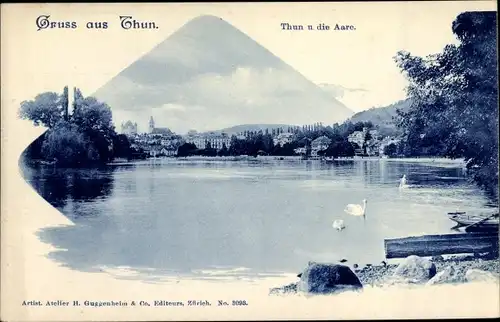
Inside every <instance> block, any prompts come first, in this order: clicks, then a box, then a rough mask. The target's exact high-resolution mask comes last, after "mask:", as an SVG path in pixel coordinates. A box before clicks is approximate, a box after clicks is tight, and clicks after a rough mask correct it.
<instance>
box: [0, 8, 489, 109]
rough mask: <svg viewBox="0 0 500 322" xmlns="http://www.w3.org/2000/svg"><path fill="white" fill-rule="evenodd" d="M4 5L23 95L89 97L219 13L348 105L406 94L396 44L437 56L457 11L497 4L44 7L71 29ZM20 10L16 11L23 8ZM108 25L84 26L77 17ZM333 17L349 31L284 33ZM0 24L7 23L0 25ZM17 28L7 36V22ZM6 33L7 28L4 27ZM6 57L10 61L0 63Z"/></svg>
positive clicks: (13, 71) (11, 68)
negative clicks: (336, 89) (67, 90)
mask: <svg viewBox="0 0 500 322" xmlns="http://www.w3.org/2000/svg"><path fill="white" fill-rule="evenodd" d="M10 6H11V7H9V5H6V6H4V5H3V6H2V19H1V20H2V42H3V45H4V46H3V48H6V51H5V54H4V55H3V56H2V69H3V73H2V78H3V79H6V77H5V75H7V76H8V77H7V78H8V80H9V82H8V84H7V82H6V84H5V85H4V81H3V80H2V90H4V91H8V92H9V97H10V98H12V100H15V101H21V100H23V99H28V98H31V97H33V96H35V95H36V94H37V93H40V92H43V91H46V90H51V91H61V89H62V88H63V87H64V85H67V84H69V85H70V86H78V87H80V88H81V89H82V91H83V93H84V94H85V95H90V94H92V93H93V92H95V91H96V90H97V89H98V88H100V87H101V86H102V85H103V84H105V83H106V82H107V81H109V80H110V79H111V78H112V77H114V76H116V75H117V74H118V73H119V72H120V71H121V70H123V69H124V68H126V67H127V66H128V65H130V64H131V63H132V62H134V61H135V60H137V59H138V58H139V57H140V56H142V55H144V54H145V53H147V52H148V51H150V50H151V49H152V48H154V47H155V45H157V44H158V43H160V42H161V41H162V40H164V39H165V38H167V37H168V36H169V35H171V34H172V33H174V32H175V31H176V30H177V29H178V28H179V27H181V26H182V25H183V24H184V23H186V22H188V21H189V20H191V19H192V18H195V17H197V16H200V15H204V14H211V15H215V16H219V17H222V18H223V19H224V20H226V21H227V22H229V23H230V24H232V25H233V26H234V27H236V28H238V29H239V30H241V31H243V32H244V33H246V34H247V35H248V36H250V37H251V38H253V39H254V40H256V41H257V42H258V43H260V44H261V45H262V46H264V47H265V48H267V49H268V50H270V51H271V52H272V53H274V54H275V55H277V56H278V57H280V58H281V59H282V60H283V61H284V62H285V63H287V64H289V65H290V66H292V67H293V68H294V69H295V70H297V71H298V72H300V73H301V74H303V75H304V76H305V77H306V78H308V79H309V80H311V81H312V82H314V83H316V84H336V85H341V86H343V87H345V88H352V89H363V90H365V91H359V90H358V91H353V92H347V93H346V94H345V95H344V97H342V98H340V100H341V101H342V102H343V103H344V104H345V105H347V106H348V107H349V108H350V109H352V110H353V111H359V110H363V109H367V108H370V107H372V106H381V105H387V104H391V103H393V102H395V101H397V100H399V99H402V98H404V87H405V85H406V82H405V79H404V77H403V76H402V75H401V74H400V72H399V70H398V68H397V67H396V66H395V63H394V61H393V56H394V55H395V54H396V53H397V51H399V50H408V51H410V52H412V53H413V54H417V55H427V54H432V53H436V52H438V51H440V50H442V48H443V47H444V46H445V45H446V44H448V43H452V42H454V41H455V38H454V36H453V34H452V32H451V23H452V21H453V20H454V18H455V17H456V16H457V14H459V13H460V12H463V11H467V10H496V2H495V1H485V2H477V1H469V2H465V1H463V2H413V3H409V2H401V3H398V2H383V3H316V4H311V3H308V4H300V3H292V4H286V5H282V4H277V3H267V4H222V3H219V4H170V5H165V4H152V5H133V4H129V5H121V4H119V5H117V4H113V5H99V6H91V5H88V4H66V5H56V4H51V5H44V6H46V7H45V8H44V9H45V10H43V11H44V12H46V13H50V14H51V17H52V18H53V19H55V20H75V21H77V22H78V23H79V24H80V26H81V28H78V29H75V30H64V29H61V30H42V31H38V32H37V31H36V27H35V24H34V21H35V19H36V17H37V16H38V15H39V14H40V5H31V6H30V5H27V6H25V7H22V6H17V8H16V7H15V5H10ZM20 8H24V9H23V10H24V11H21V10H20ZM124 13H127V14H131V15H133V16H134V17H136V18H137V19H142V20H148V21H156V22H157V23H158V25H159V26H160V28H159V29H155V30H128V31H125V30H123V29H121V28H120V26H119V19H118V15H120V14H124ZM89 20H91V21H109V22H110V28H108V29H107V30H100V31H98V30H94V31H89V30H86V28H85V27H84V25H85V21H89ZM282 22H288V23H292V24H302V25H307V24H312V25H317V24H319V23H325V24H328V25H330V26H332V27H333V26H334V25H335V24H336V23H339V24H348V25H354V26H355V27H356V30H355V31H349V32H336V31H332V30H330V31H317V30H315V31H307V30H304V31H283V30H281V27H280V23H282ZM4 27H5V28H4ZM9 27H10V28H15V32H14V31H11V32H10V33H9V32H8V31H9V29H8V28H9ZM10 30H14V29H10ZM5 61H8V62H9V63H8V64H5V63H4V62H5Z"/></svg>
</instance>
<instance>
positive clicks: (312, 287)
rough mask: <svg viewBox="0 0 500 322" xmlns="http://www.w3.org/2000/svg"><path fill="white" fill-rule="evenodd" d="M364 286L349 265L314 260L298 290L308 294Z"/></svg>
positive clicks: (305, 271) (326, 292) (301, 279)
mask: <svg viewBox="0 0 500 322" xmlns="http://www.w3.org/2000/svg"><path fill="white" fill-rule="evenodd" d="M362 288H363V285H362V284H361V282H360V281H359V279H358V277H357V276H356V274H354V273H353V272H352V271H351V269H350V268H349V267H347V266H344V265H339V264H322V263H314V262H310V263H309V266H308V267H307V268H306V269H305V270H304V272H303V273H302V276H301V277H300V281H299V282H298V285H297V289H298V291H300V292H304V293H308V294H332V293H337V292H342V291H347V290H360V289H362Z"/></svg>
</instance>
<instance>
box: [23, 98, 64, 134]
mask: <svg viewBox="0 0 500 322" xmlns="http://www.w3.org/2000/svg"><path fill="white" fill-rule="evenodd" d="M19 117H20V118H22V119H29V120H31V121H33V124H34V125H35V126H39V125H43V126H45V127H48V128H52V127H54V126H55V125H56V124H57V123H59V121H61V120H62V118H63V108H62V105H61V97H60V96H59V94H57V93H54V92H46V93H42V94H39V95H37V96H36V97H35V99H34V100H31V101H23V102H22V103H21V107H20V109H19Z"/></svg>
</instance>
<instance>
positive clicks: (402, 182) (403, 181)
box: [399, 174, 408, 189]
mask: <svg viewBox="0 0 500 322" xmlns="http://www.w3.org/2000/svg"><path fill="white" fill-rule="evenodd" d="M406 182H407V181H406V174H403V177H402V178H401V179H400V180H399V189H404V188H406V187H408V185H407V184H406Z"/></svg>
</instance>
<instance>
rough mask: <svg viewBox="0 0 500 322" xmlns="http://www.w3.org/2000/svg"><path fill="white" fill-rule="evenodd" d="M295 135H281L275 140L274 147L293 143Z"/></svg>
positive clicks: (289, 133)
mask: <svg viewBox="0 0 500 322" xmlns="http://www.w3.org/2000/svg"><path fill="white" fill-rule="evenodd" d="M293 136H294V134H293V133H291V132H285V133H280V134H278V135H277V136H276V137H274V138H273V143H274V145H278V144H279V145H281V146H283V145H285V144H287V143H290V142H292V139H293Z"/></svg>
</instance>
